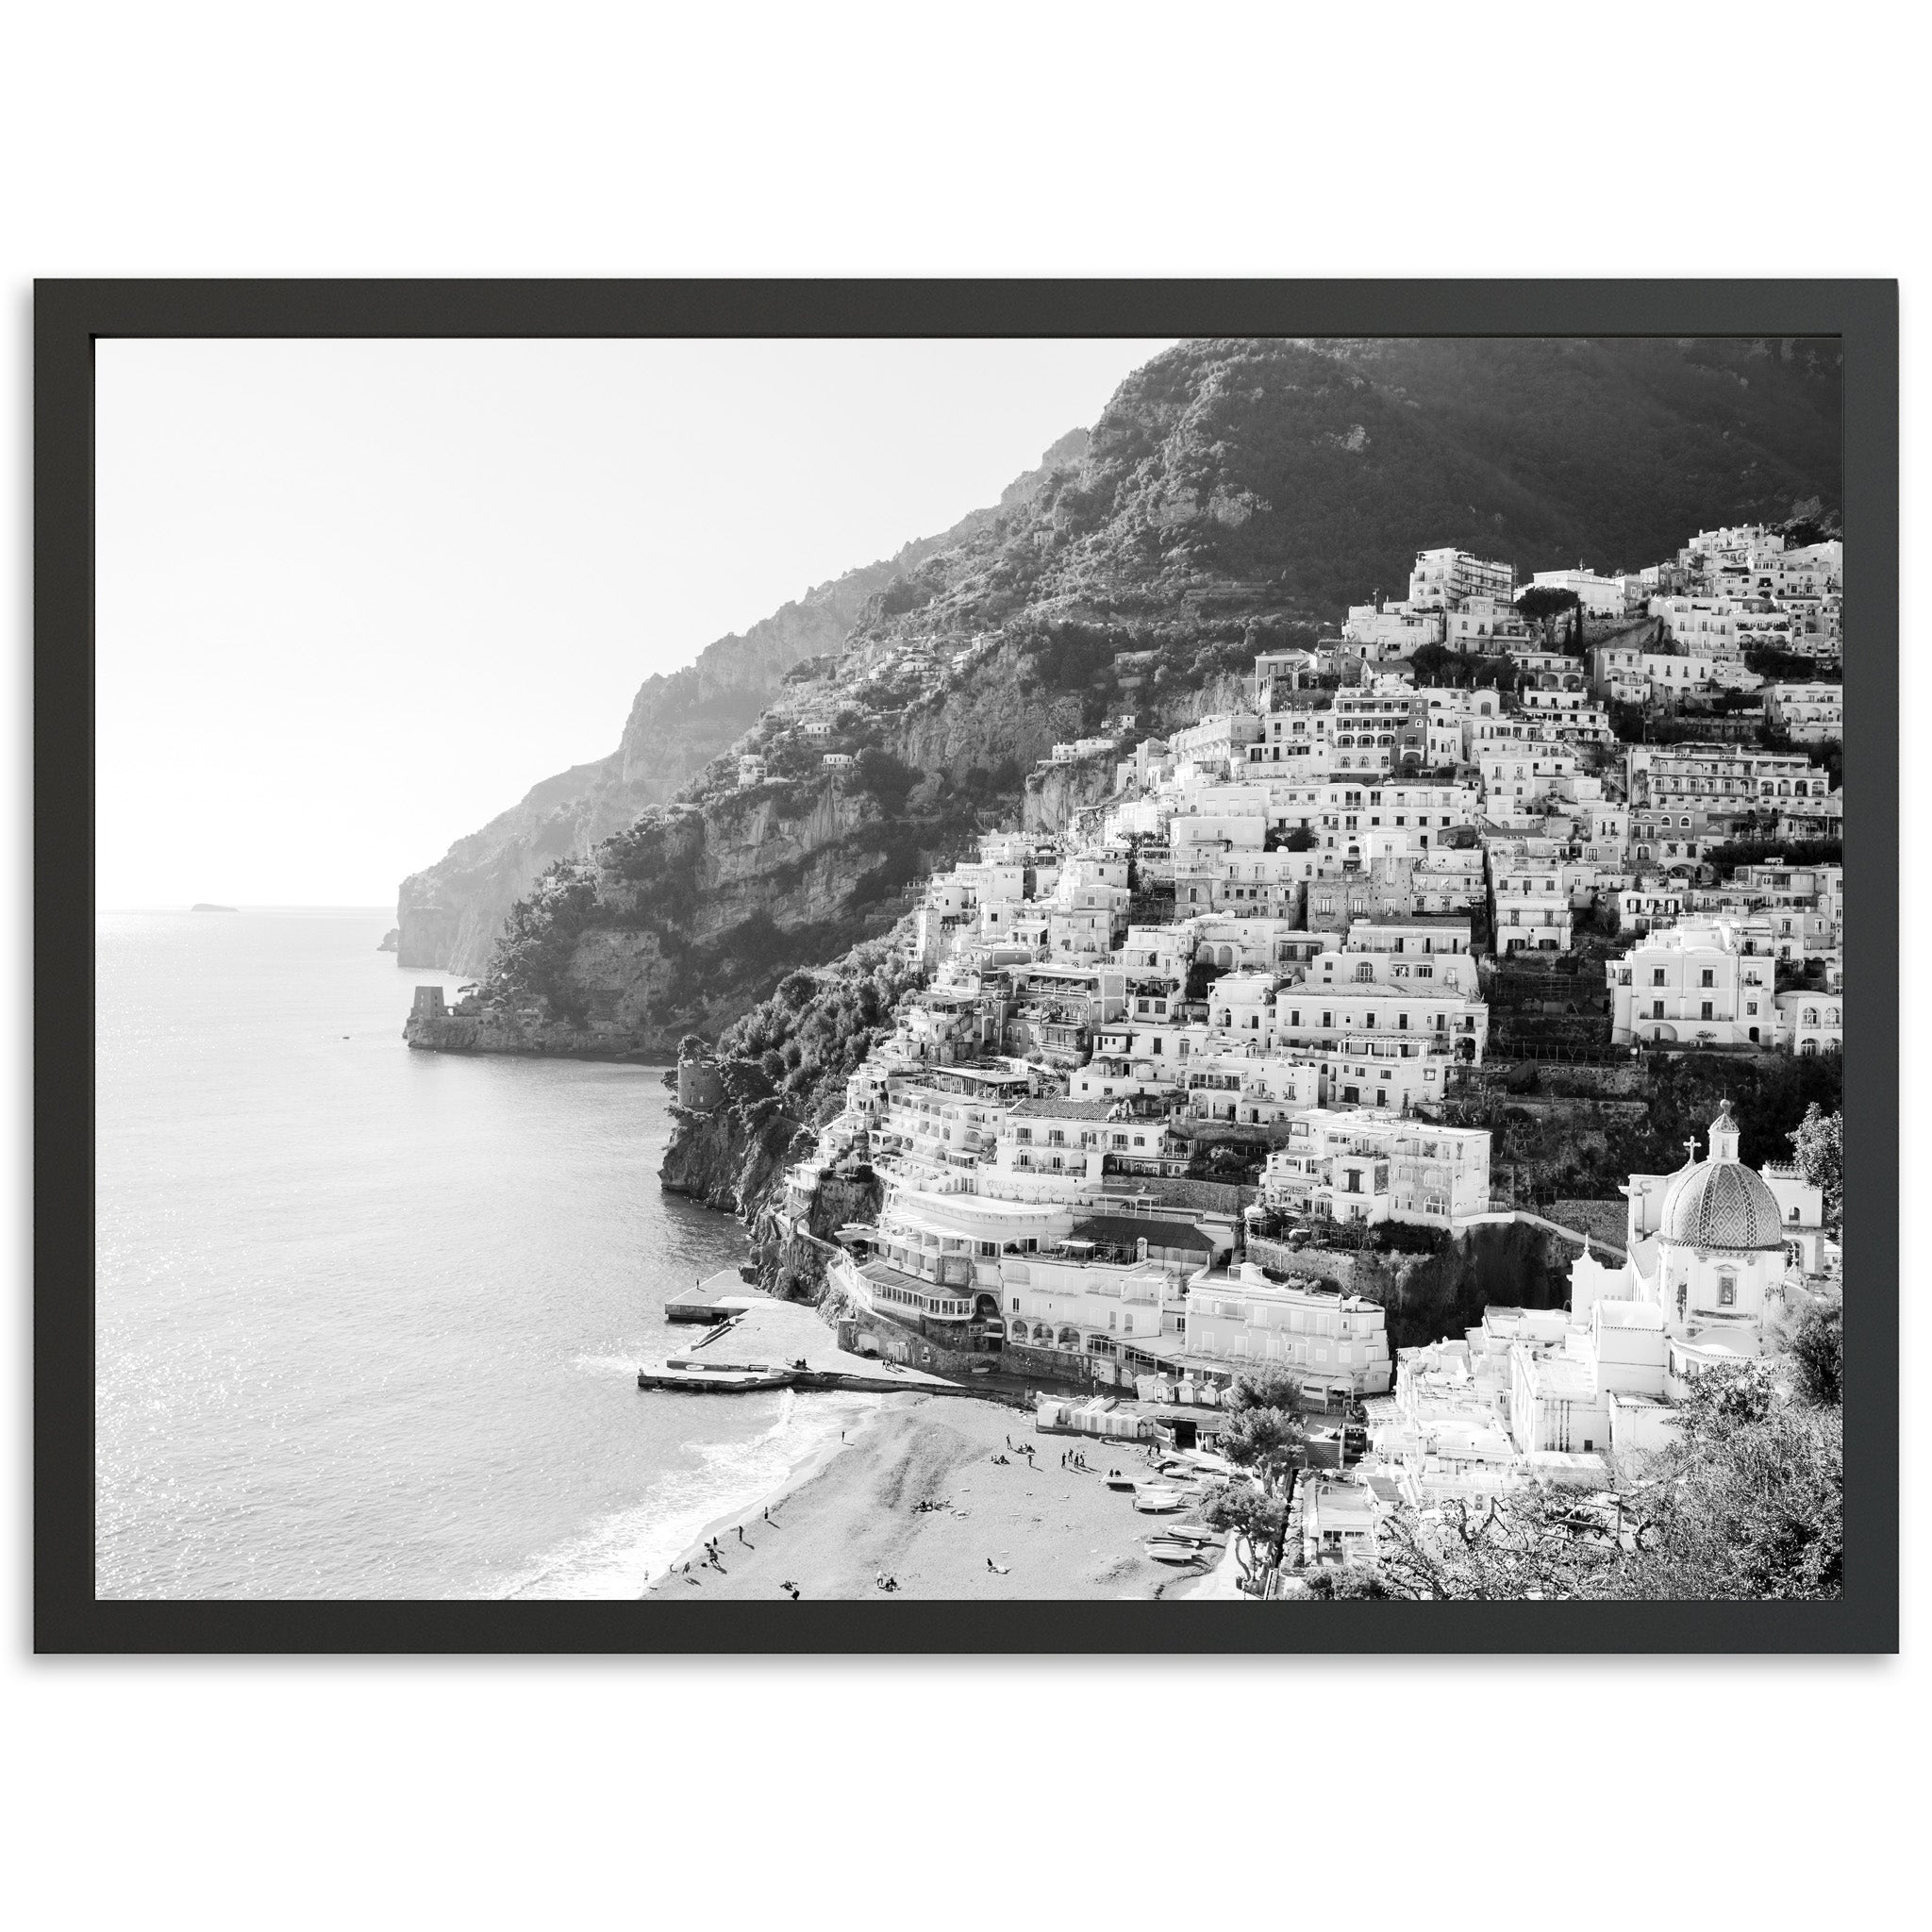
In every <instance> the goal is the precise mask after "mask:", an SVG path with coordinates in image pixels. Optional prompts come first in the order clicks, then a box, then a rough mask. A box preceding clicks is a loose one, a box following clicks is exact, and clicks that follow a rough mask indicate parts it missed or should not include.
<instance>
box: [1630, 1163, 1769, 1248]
mask: <svg viewBox="0 0 1932 1932" xmlns="http://www.w3.org/2000/svg"><path fill="white" fill-rule="evenodd" d="M1658 1233H1659V1234H1660V1235H1661V1236H1662V1238H1663V1239H1664V1240H1665V1241H1675V1242H1677V1243H1678V1244H1679V1245H1680V1246H1682V1247H1687V1248H1730V1249H1733V1250H1737V1251H1740V1252H1744V1253H1750V1252H1754V1251H1756V1250H1757V1249H1760V1248H1776V1249H1779V1250H1782V1249H1783V1247H1784V1244H1785V1238H1784V1227H1783V1224H1782V1222H1781V1220H1780V1218H1779V1215H1778V1206H1777V1196H1776V1195H1775V1194H1774V1193H1773V1192H1772V1191H1771V1189H1770V1188H1769V1186H1767V1185H1766V1183H1765V1180H1764V1177H1763V1176H1762V1175H1761V1174H1754V1173H1753V1172H1752V1170H1751V1169H1750V1168H1748V1167H1746V1166H1745V1165H1744V1163H1743V1162H1742V1161H1741V1160H1707V1161H1705V1162H1703V1163H1702V1164H1701V1165H1700V1166H1697V1167H1693V1168H1692V1169H1691V1171H1690V1172H1689V1173H1688V1174H1685V1176H1684V1178H1683V1179H1682V1180H1681V1181H1679V1182H1678V1183H1677V1186H1676V1188H1675V1189H1674V1191H1673V1192H1672V1193H1671V1196H1670V1198H1669V1199H1668V1200H1667V1201H1665V1203H1664V1213H1663V1225H1662V1227H1661V1228H1659V1229H1658Z"/></svg>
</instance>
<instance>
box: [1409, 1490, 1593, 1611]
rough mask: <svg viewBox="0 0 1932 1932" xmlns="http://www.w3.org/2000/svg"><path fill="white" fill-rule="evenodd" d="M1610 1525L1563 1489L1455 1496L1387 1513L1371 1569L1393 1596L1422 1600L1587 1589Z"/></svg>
mask: <svg viewBox="0 0 1932 1932" xmlns="http://www.w3.org/2000/svg"><path fill="white" fill-rule="evenodd" d="M1617 1553H1618V1551H1617V1544H1616V1542H1615V1541H1614V1540H1613V1533H1612V1528H1610V1527H1606V1526H1605V1525H1604V1524H1602V1523H1600V1522H1598V1521H1596V1520H1595V1519H1593V1518H1592V1517H1590V1516H1588V1515H1587V1514H1585V1513H1584V1512H1582V1511H1580V1510H1579V1509H1578V1508H1577V1507H1576V1505H1575V1504H1574V1502H1573V1501H1572V1500H1570V1499H1569V1498H1567V1497H1563V1496H1561V1495H1560V1494H1556V1495H1553V1494H1551V1493H1549V1492H1546V1491H1541V1490H1536V1489H1524V1490H1521V1491H1517V1492H1516V1493H1514V1494H1512V1495H1509V1496H1507V1497H1487V1498H1483V1499H1481V1500H1470V1499H1463V1498H1452V1499H1450V1500H1448V1501H1445V1502H1443V1503H1441V1504H1439V1505H1437V1506H1436V1507H1433V1508H1431V1509H1428V1510H1426V1511H1422V1512H1417V1511H1414V1510H1409V1509H1402V1510H1396V1511H1393V1512H1391V1514H1390V1515H1389V1516H1388V1517H1387V1518H1385V1519H1384V1522H1383V1525H1382V1533H1381V1537H1380V1540H1379V1542H1378V1544H1377V1550H1376V1559H1375V1560H1376V1569H1377V1571H1378V1573H1379V1574H1380V1576H1381V1579H1382V1584H1383V1588H1384V1589H1385V1590H1386V1591H1388V1593H1389V1594H1390V1595H1391V1596H1396V1597H1406V1598H1408V1599H1411V1600H1414V1601H1419V1602H1424V1603H1468V1602H1476V1603H1519V1602H1522V1601H1523V1600H1524V1599H1525V1598H1542V1599H1562V1598H1574V1597H1578V1596H1582V1595H1585V1594H1589V1593H1591V1589H1590V1586H1591V1584H1592V1583H1594V1582H1595V1581H1596V1580H1597V1579H1598V1578H1599V1576H1600V1575H1602V1574H1603V1573H1605V1572H1607V1570H1608V1569H1609V1568H1610V1566H1611V1564H1612V1563H1613V1562H1614V1560H1615V1558H1616V1556H1617Z"/></svg>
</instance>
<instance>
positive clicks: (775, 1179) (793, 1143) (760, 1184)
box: [658, 1107, 810, 1214]
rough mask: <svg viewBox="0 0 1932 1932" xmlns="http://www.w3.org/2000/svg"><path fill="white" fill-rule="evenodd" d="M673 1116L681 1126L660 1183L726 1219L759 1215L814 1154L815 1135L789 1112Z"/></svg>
mask: <svg viewBox="0 0 1932 1932" xmlns="http://www.w3.org/2000/svg"><path fill="white" fill-rule="evenodd" d="M672 1111H673V1115H674V1117H675V1121H676V1125H675V1129H674V1130H673V1133H672V1137H671V1145H670V1147H669V1148H668V1149H667V1150H666V1153H665V1156H664V1164H663V1165H662V1166H661V1167H660V1168H659V1169H658V1180H659V1181H660V1182H661V1183H662V1184H663V1186H664V1187H665V1189H666V1190H667V1191H670V1192H671V1193H674V1194H686V1195H689V1196H690V1197H691V1199H692V1200H693V1201H701V1202H703V1203H704V1205H705V1206H706V1207H707V1208H718V1209H719V1210H721V1211H722V1212H724V1213H726V1214H736V1213H740V1212H746V1213H756V1212H757V1210H758V1207H759V1205H761V1204H762V1203H763V1202H765V1201H766V1200H768V1199H769V1198H770V1196H771V1195H772V1194H773V1193H774V1191H775V1190H776V1188H777V1185H778V1183H779V1182H780V1181H781V1179H782V1178H783V1176H784V1173H785V1168H786V1166H787V1164H788V1163H789V1162H790V1161H791V1159H793V1158H798V1157H799V1156H802V1155H804V1154H806V1153H808V1151H809V1142H810V1136H809V1134H808V1133H807V1132H806V1130H805V1129H803V1128H802V1127H801V1126H800V1125H799V1124H798V1123H797V1122H796V1121H793V1120H791V1119H790V1118H788V1117H787V1116H786V1115H784V1114H783V1113H770V1114H767V1115H765V1116H764V1117H763V1118H756V1117H748V1116H747V1115H746V1114H745V1113H744V1112H742V1111H741V1110H740V1109H737V1108H728V1107H721V1108H715V1109H714V1110H713V1111H711V1112H709V1113H699V1112H694V1111H692V1110H691V1109H689V1108H673V1109H672ZM794 1149H795V1150H796V1152H795V1153H794Z"/></svg>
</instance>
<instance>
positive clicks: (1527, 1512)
mask: <svg viewBox="0 0 1932 1932" xmlns="http://www.w3.org/2000/svg"><path fill="white" fill-rule="evenodd" d="M1794 1379H1795V1382H1796V1386H1795V1387H1794V1388H1793V1389H1791V1390H1790V1391H1787V1390H1786V1389H1784V1388H1782V1387H1780V1377H1779V1374H1777V1372H1776V1371H1775V1370H1774V1367H1773V1366H1772V1365H1770V1364H1767V1363H1763V1362H1758V1363H1754V1364H1752V1365H1751V1366H1750V1367H1748V1368H1745V1369H1741V1370H1730V1371H1718V1372H1713V1373H1711V1374H1706V1375H1703V1376H1700V1377H1699V1378H1698V1379H1697V1380H1696V1381H1695V1382H1693V1383H1692V1384H1691V1388H1690V1391H1689V1393H1688V1395H1687V1397H1686V1399H1685V1401H1684V1402H1683V1404H1682V1405H1681V1406H1680V1407H1679V1408H1678V1410H1677V1417H1678V1420H1679V1424H1680V1433H1679V1435H1678V1438H1677V1440H1676V1441H1674V1442H1673V1443H1672V1445H1671V1446H1670V1447H1669V1448H1668V1449H1666V1450H1664V1451H1663V1452H1662V1453H1661V1454H1659V1455H1657V1456H1654V1457H1641V1458H1638V1459H1636V1460H1634V1461H1633V1462H1632V1463H1631V1465H1630V1466H1629V1467H1628V1468H1625V1469H1620V1470H1619V1471H1618V1473H1617V1474H1618V1476H1619V1479H1620V1482H1621V1484H1622V1485H1624V1495H1625V1497H1626V1502H1625V1504H1624V1507H1622V1508H1611V1507H1602V1506H1597V1505H1594V1504H1587V1503H1586V1502H1585V1501H1584V1499H1581V1498H1579V1497H1577V1496H1576V1495H1574V1493H1572V1492H1567V1491H1562V1490H1547V1491H1546V1490H1540V1489H1536V1488H1526V1489H1524V1490H1521V1491H1515V1492H1513V1493H1511V1494H1510V1495H1507V1496H1506V1497H1503V1498H1500V1499H1497V1500H1494V1501H1491V1499H1488V1498H1484V1499H1482V1500H1479V1501H1460V1500H1454V1499H1452V1500H1449V1501H1445V1502H1444V1503H1442V1504H1441V1506H1440V1507H1437V1508H1436V1509H1433V1510H1431V1511H1430V1512H1429V1513H1428V1514H1427V1515H1426V1516H1424V1515H1423V1514H1421V1513H1419V1512H1416V1511H1412V1510H1398V1511H1394V1512H1391V1514H1390V1515H1389V1516H1388V1517H1387V1518H1385V1519H1384V1522H1383V1526H1382V1535H1381V1538H1380V1541H1379V1542H1378V1545H1377V1553H1376V1565H1375V1568H1374V1570H1373V1571H1370V1570H1366V1569H1359V1570H1357V1569H1351V1570H1346V1571H1341V1572H1339V1573H1338V1572H1327V1573H1324V1574H1320V1575H1318V1576H1315V1577H1313V1578H1311V1579H1310V1582H1311V1585H1312V1587H1313V1590H1312V1593H1313V1594H1314V1595H1315V1596H1317V1597H1322V1598H1349V1597H1397V1598H1405V1599H1409V1600H1414V1601H1423V1602H1450V1601H1479V1602H1519V1601H1522V1600H1524V1599H1525V1598H1531V1599H1542V1600H1544V1601H1566V1600H1573V1601H1574V1600H1596V1601H1608V1600H1616V1601H1632V1600H1641V1601H1648V1602H1661V1603H1676V1602H1696V1601H1710V1600H1713V1599H1722V1600H1730V1601H1748V1602H1759V1601H1765V1600H1773V1601H1791V1600H1800V1601H1803V1600H1816V1599H1820V1598H1831V1597H1836V1596H1838V1595H1839V1594H1840V1591H1841V1589H1842V1587H1843V1572H1844V1418H1843V1415H1842V1412H1841V1411H1840V1407H1839V1406H1838V1401H1837V1396H1836V1389H1835V1385H1833V1384H1831V1383H1830V1381H1829V1378H1828V1377H1826V1378H1825V1379H1824V1380H1823V1381H1820V1380H1818V1379H1816V1378H1814V1377H1812V1376H1810V1375H1809V1374H1798V1375H1797V1376H1796V1377H1795V1378H1794ZM1814 1389H1816V1390H1820V1391H1829V1392H1826V1393H1824V1395H1823V1399H1820V1397H1819V1396H1818V1395H1816V1394H1814V1393H1813V1391H1814Z"/></svg>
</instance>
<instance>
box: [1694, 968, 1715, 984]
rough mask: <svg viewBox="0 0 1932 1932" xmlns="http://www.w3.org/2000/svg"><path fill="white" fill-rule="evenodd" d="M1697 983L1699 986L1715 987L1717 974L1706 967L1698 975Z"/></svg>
mask: <svg viewBox="0 0 1932 1932" xmlns="http://www.w3.org/2000/svg"><path fill="white" fill-rule="evenodd" d="M1697 983H1698V985H1699V986H1715V985H1716V984H1717V974H1715V973H1713V972H1712V971H1711V970H1710V968H1709V967H1708V966H1707V967H1706V968H1705V969H1704V971H1703V972H1702V973H1701V974H1699V975H1698V979H1697Z"/></svg>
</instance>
